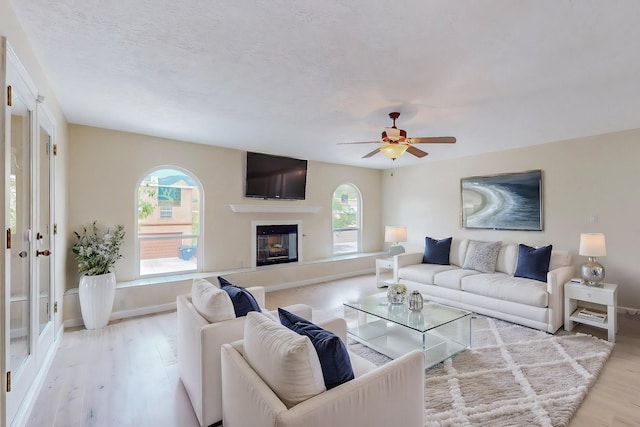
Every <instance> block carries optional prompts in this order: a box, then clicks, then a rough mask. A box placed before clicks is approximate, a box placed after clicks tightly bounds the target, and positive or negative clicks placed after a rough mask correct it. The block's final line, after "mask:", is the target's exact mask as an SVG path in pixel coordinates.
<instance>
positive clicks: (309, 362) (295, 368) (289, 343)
mask: <svg viewBox="0 0 640 427" xmlns="http://www.w3.org/2000/svg"><path fill="white" fill-rule="evenodd" d="M243 347H244V358H245V359H246V361H247V363H249V365H251V367H252V368H253V370H254V371H256V373H257V374H258V375H260V377H261V378H262V380H263V381H264V382H265V383H266V384H267V385H268V386H269V388H271V390H273V392H274V393H275V394H276V395H277V396H278V397H279V398H280V400H282V402H283V403H284V404H285V405H286V406H287V407H288V408H291V407H293V406H295V405H297V404H298V403H300V402H303V401H305V400H307V399H309V398H310V397H313V396H315V395H317V394H320V393H322V392H323V391H325V390H326V387H325V385H324V378H323V376H322V367H321V366H320V360H319V359H318V354H317V353H316V350H315V348H314V347H313V344H312V343H311V340H310V339H309V337H306V336H302V335H300V334H297V333H296V332H293V331H292V330H290V329H288V328H287V327H285V326H283V325H282V324H280V323H277V322H272V321H271V320H269V319H267V318H266V317H265V316H263V315H261V314H260V313H256V312H249V313H247V317H246V320H245V323H244V343H243Z"/></svg>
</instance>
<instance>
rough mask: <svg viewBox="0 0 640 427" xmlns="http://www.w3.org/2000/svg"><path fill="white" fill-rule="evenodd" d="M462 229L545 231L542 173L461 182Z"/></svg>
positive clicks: (470, 178)
mask: <svg viewBox="0 0 640 427" xmlns="http://www.w3.org/2000/svg"><path fill="white" fill-rule="evenodd" d="M460 190H461V212H462V226H463V227H464V228H488V229H494V230H531V231H541V230H542V171H541V170H534V171H528V172H519V173H508V174H500V175H492V176H473V177H468V178H462V179H461V180H460Z"/></svg>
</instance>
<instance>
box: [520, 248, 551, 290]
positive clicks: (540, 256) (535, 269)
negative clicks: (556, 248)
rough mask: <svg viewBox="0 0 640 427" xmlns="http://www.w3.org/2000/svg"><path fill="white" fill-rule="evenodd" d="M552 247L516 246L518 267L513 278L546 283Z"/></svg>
mask: <svg viewBox="0 0 640 427" xmlns="http://www.w3.org/2000/svg"><path fill="white" fill-rule="evenodd" d="M551 248H552V245H549V246H543V247H541V248H532V247H531V246H527V245H523V244H520V245H519V246H518V266H517V267H516V272H515V274H514V276H516V277H524V278H527V279H533V280H539V281H541V282H546V281H547V273H548V272H549V261H550V260H551Z"/></svg>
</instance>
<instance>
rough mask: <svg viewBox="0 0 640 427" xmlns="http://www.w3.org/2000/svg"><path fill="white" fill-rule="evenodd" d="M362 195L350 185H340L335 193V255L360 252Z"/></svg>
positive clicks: (333, 220) (333, 207)
mask: <svg viewBox="0 0 640 427" xmlns="http://www.w3.org/2000/svg"><path fill="white" fill-rule="evenodd" d="M359 208H360V193H359V192H358V190H357V189H356V188H355V187H354V186H353V185H350V184H343V185H340V186H339V187H338V188H337V189H336V191H335V192H334V193H333V202H332V209H333V212H332V214H333V215H332V225H333V253H334V254H343V253H353V252H358V250H359V247H358V242H359V241H360V214H359Z"/></svg>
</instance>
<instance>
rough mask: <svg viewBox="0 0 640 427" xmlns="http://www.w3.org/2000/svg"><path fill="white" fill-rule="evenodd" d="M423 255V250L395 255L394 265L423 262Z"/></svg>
mask: <svg viewBox="0 0 640 427" xmlns="http://www.w3.org/2000/svg"><path fill="white" fill-rule="evenodd" d="M423 256H424V254H423V253H422V252H405V253H403V254H400V255H395V256H394V257H393V265H394V267H395V266H397V267H398V268H400V267H404V266H406V265H412V264H421V263H422V257H423Z"/></svg>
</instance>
